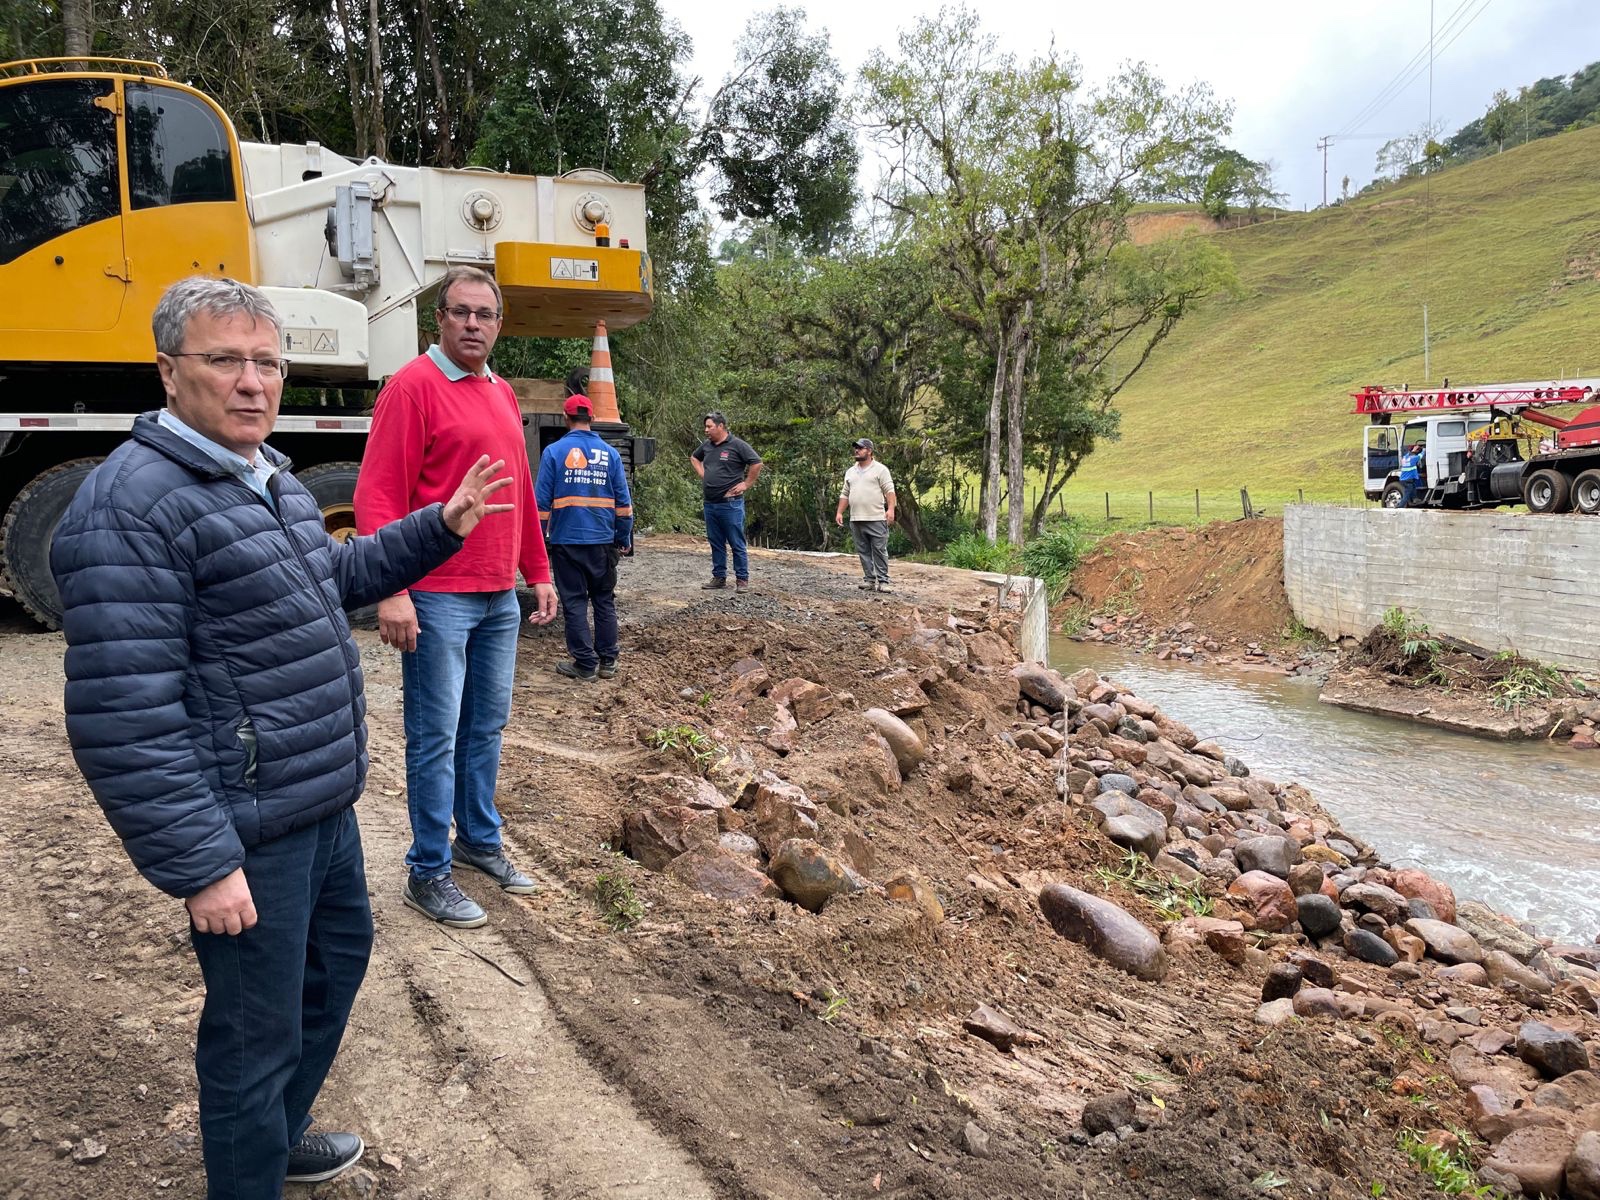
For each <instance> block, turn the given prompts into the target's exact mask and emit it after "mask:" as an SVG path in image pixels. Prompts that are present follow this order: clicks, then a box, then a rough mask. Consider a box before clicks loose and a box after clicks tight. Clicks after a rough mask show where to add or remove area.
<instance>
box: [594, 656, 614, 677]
mask: <svg viewBox="0 0 1600 1200" xmlns="http://www.w3.org/2000/svg"><path fill="white" fill-rule="evenodd" d="M598 673H599V675H600V678H601V679H615V678H616V677H617V660H616V659H614V658H613V659H612V660H611V661H610V662H607V661H606V660H605V659H603V658H602V659H601V660H600V666H599V669H598Z"/></svg>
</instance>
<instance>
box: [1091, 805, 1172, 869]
mask: <svg viewBox="0 0 1600 1200" xmlns="http://www.w3.org/2000/svg"><path fill="white" fill-rule="evenodd" d="M1133 803H1134V804H1138V803H1139V802H1138V801H1137V800H1135V801H1133ZM1141 807H1142V806H1141ZM1100 828H1101V829H1102V830H1103V831H1104V833H1105V835H1106V836H1107V837H1108V838H1110V839H1111V840H1112V841H1113V842H1115V843H1116V844H1117V845H1119V846H1123V847H1125V848H1127V849H1129V850H1137V851H1138V852H1139V853H1140V854H1142V855H1144V856H1145V857H1146V858H1155V857H1156V855H1158V854H1160V853H1161V847H1162V846H1163V845H1164V844H1165V843H1166V840H1167V823H1166V822H1165V821H1164V820H1161V819H1160V817H1159V814H1158V815H1157V819H1156V820H1154V821H1152V820H1150V818H1148V817H1145V816H1141V815H1139V814H1138V813H1132V812H1129V813H1121V814H1119V815H1117V816H1114V817H1110V818H1108V819H1107V820H1106V823H1105V824H1104V825H1102V826H1101V827H1100Z"/></svg>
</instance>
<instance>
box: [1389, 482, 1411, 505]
mask: <svg viewBox="0 0 1600 1200" xmlns="http://www.w3.org/2000/svg"><path fill="white" fill-rule="evenodd" d="M1383 506H1384V507H1385V508H1404V507H1405V506H1406V489H1405V488H1404V486H1402V485H1401V484H1398V483H1395V482H1394V481H1393V480H1391V481H1390V482H1388V483H1386V484H1385V485H1384V487H1383Z"/></svg>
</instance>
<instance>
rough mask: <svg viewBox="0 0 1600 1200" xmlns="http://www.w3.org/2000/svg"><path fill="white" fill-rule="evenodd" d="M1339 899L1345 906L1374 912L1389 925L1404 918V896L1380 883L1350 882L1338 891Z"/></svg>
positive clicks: (1396, 923)
mask: <svg viewBox="0 0 1600 1200" xmlns="http://www.w3.org/2000/svg"><path fill="white" fill-rule="evenodd" d="M1339 901H1340V903H1342V904H1343V905H1344V906H1345V907H1346V908H1355V909H1360V910H1361V911H1362V912H1369V913H1374V914H1376V915H1377V916H1380V917H1382V918H1383V919H1384V921H1385V923H1387V924H1389V925H1398V924H1399V923H1400V922H1401V921H1403V920H1405V916H1406V898H1405V897H1404V896H1402V895H1401V894H1400V893H1399V892H1397V891H1395V890H1394V889H1393V888H1390V887H1384V886H1383V885H1382V884H1380V883H1365V882H1363V883H1352V884H1351V885H1350V886H1349V887H1347V888H1345V889H1344V891H1342V892H1340V893H1339Z"/></svg>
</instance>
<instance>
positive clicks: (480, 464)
mask: <svg viewBox="0 0 1600 1200" xmlns="http://www.w3.org/2000/svg"><path fill="white" fill-rule="evenodd" d="M505 465H506V460H505V459H503V458H502V459H497V460H496V461H494V462H490V461H489V456H488V455H487V454H485V455H483V456H482V457H481V458H479V459H478V461H477V462H475V463H473V464H472V467H471V469H470V470H468V471H467V473H466V475H465V476H463V477H462V480H461V486H460V487H458V488H457V489H456V494H455V495H454V496H451V497H450V499H449V500H448V501H447V502H446V503H445V506H444V523H445V525H446V526H447V527H448V528H449V530H450V532H451V533H453V534H455V535H456V536H457V537H466V536H467V534H469V533H471V532H472V531H473V530H474V529H476V528H477V527H478V522H479V521H481V520H483V518H484V517H486V516H488V515H489V514H490V513H503V512H510V511H511V510H512V509H514V508H516V505H515V504H490V503H488V499H489V497H490V496H492V495H494V494H495V493H496V492H498V491H499V490H500V489H501V488H508V487H510V486H511V484H512V479H511V476H509V475H502V476H500V478H498V479H496V478H495V475H496V474H497V473H498V472H499V471H500V469H501V468H502V467H504V466H505Z"/></svg>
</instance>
